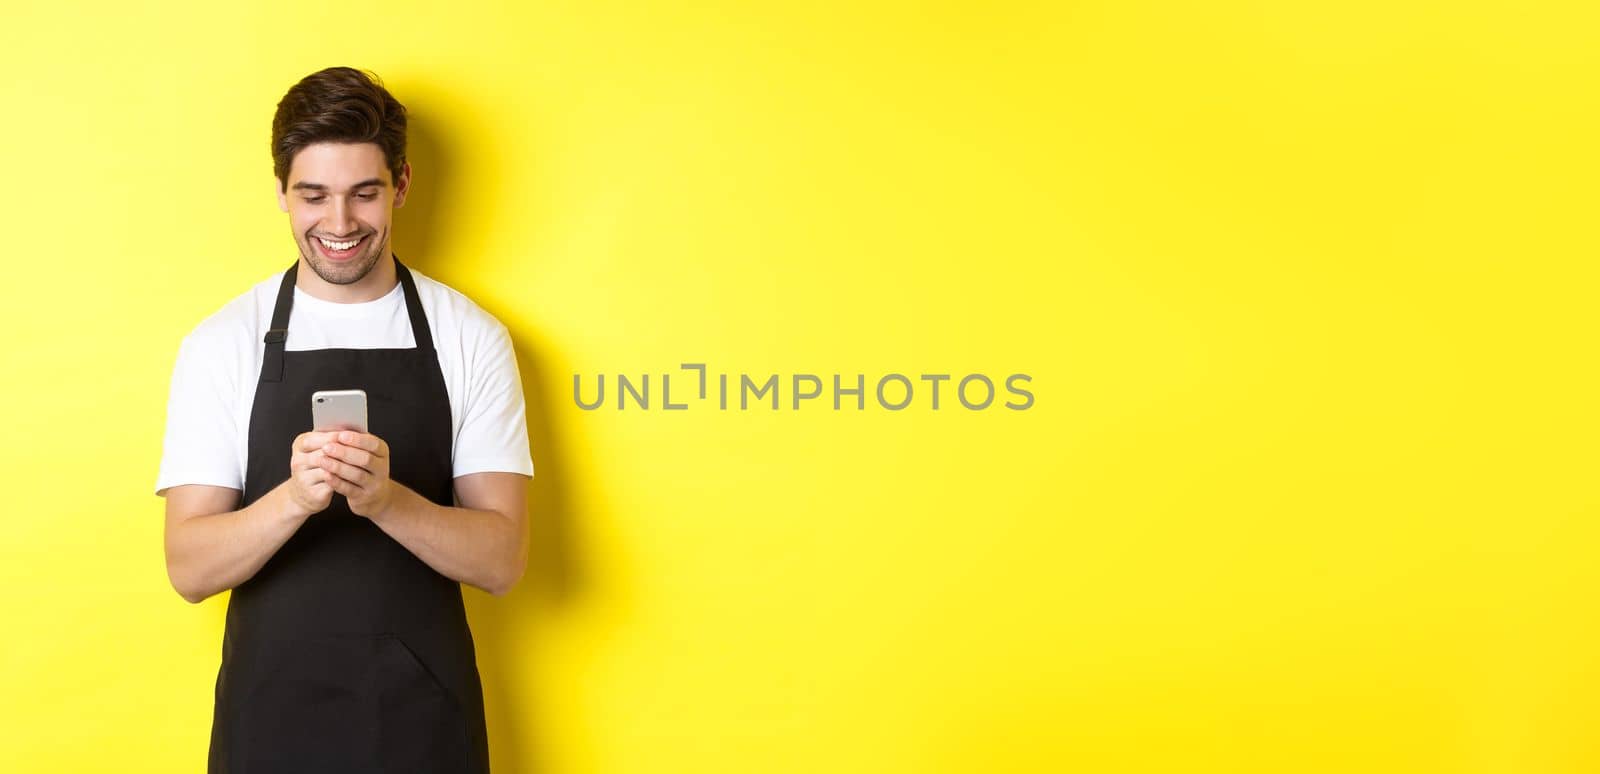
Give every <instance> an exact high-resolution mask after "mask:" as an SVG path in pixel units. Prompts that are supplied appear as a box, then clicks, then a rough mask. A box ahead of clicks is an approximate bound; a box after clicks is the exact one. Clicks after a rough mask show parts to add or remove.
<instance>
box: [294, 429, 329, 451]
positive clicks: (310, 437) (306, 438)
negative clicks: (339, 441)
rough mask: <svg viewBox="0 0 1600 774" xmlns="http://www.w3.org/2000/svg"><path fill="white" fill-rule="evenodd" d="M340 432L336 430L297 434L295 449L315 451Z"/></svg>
mask: <svg viewBox="0 0 1600 774" xmlns="http://www.w3.org/2000/svg"><path fill="white" fill-rule="evenodd" d="M338 434H339V433H338V431H336V430H332V431H326V432H321V433H318V432H311V433H301V434H299V435H297V436H295V439H294V450H295V451H297V452H314V451H316V450H317V449H320V448H322V447H323V446H324V445H325V444H327V443H328V441H331V440H333V437H334V436H336V435H338Z"/></svg>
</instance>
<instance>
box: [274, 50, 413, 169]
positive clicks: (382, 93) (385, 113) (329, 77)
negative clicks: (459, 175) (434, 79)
mask: <svg viewBox="0 0 1600 774" xmlns="http://www.w3.org/2000/svg"><path fill="white" fill-rule="evenodd" d="M319 142H371V143H377V145H378V147H379V148H382V149H383V158H384V161H386V162H388V165H389V181H390V183H392V184H399V182H400V169H401V167H402V166H404V165H405V163H406V108H405V106H404V105H401V104H400V101H399V100H397V99H395V98H394V95H392V94H390V93H389V91H388V90H387V89H385V88H383V83H382V81H380V80H379V79H378V76H377V75H376V74H375V73H371V72H368V71H365V70H357V69H355V68H353V67H329V68H328V69H326V70H319V71H317V72H314V73H312V74H310V75H307V76H306V77H304V78H302V79H300V82H299V83H297V84H295V85H294V86H293V87H291V88H290V89H289V92H288V93H287V94H284V95H283V99H281V100H279V101H278V112H277V114H275V115H274V116H273V117H272V171H273V174H276V175H277V176H278V185H279V186H280V187H286V186H288V185H289V165H290V164H291V163H293V162H294V155H295V154H296V153H299V152H300V149H301V148H304V147H306V146H307V145H311V144H313V143H319Z"/></svg>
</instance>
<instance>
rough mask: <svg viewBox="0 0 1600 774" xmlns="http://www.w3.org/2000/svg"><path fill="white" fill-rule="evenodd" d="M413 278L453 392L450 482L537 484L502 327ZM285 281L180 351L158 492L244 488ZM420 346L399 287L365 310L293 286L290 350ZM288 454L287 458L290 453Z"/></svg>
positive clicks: (195, 334)
mask: <svg viewBox="0 0 1600 774" xmlns="http://www.w3.org/2000/svg"><path fill="white" fill-rule="evenodd" d="M407 268H409V267H407ZM411 276H412V277H413V278H414V279H415V280H416V284H417V296H418V298H419V299H421V301H422V309H423V312H424V313H425V314H426V315H427V318H428V327H429V328H430V330H431V332H432V334H433V346H434V349H435V350H437V351H438V354H439V369H440V370H441V371H443V372H444V384H445V388H446V390H447V392H448V393H449V395H450V417H451V424H452V429H453V431H454V432H453V439H454V445H453V447H452V449H451V455H450V458H451V461H452V462H451V468H452V475H453V476H454V477H460V476H465V475H467V474H469V473H483V472H488V471H499V472H507V473H521V474H523V475H525V476H532V475H533V458H532V457H531V456H530V455H529V453H528V426H527V418H526V416H525V411H524V406H523V398H522V380H521V378H520V376H519V375H518V372H517V359H516V355H515V353H514V352H513V350H512V347H511V336H510V334H509V333H508V332H507V331H506V327H505V326H504V325H502V324H501V323H500V321H499V320H496V319H495V318H494V317H493V316H492V315H490V314H489V313H488V312H485V311H483V310H482V309H480V308H479V307H478V305H477V304H474V303H473V302H472V301H471V299H468V298H467V297H466V296H464V295H462V294H460V293H459V292H456V290H454V289H453V288H450V287H448V286H446V285H444V284H442V283H440V282H438V281H436V280H433V279H430V278H428V277H426V276H423V275H422V274H421V273H419V272H418V271H417V270H416V269H411ZM282 279H283V274H282V272H278V273H275V274H273V275H272V276H271V277H268V278H266V279H264V280H262V281H261V282H259V283H256V285H255V287H253V288H251V289H250V290H249V291H248V292H246V293H244V294H243V295H241V296H239V297H238V298H235V299H233V300H232V301H230V302H228V304H227V305H226V306H223V307H222V308H221V309H220V310H218V311H217V312H216V313H215V314H212V315H211V316H210V317H207V318H206V319H204V320H202V321H201V322H200V324H199V325H197V326H195V329H194V330H193V331H191V332H190V333H189V335H188V336H185V337H184V339H183V343H182V344H181V345H179V347H178V362H177V365H176V366H175V367H174V368H173V371H172V392H171V394H170V396H169V398H168V401H167V431H166V440H165V442H164V444H163V449H162V454H161V470H160V472H159V473H158V474H157V477H156V494H163V495H164V494H165V493H166V489H167V488H168V487H172V486H178V485H180V484H210V485H212V486H222V487H229V488H232V489H238V490H240V491H243V490H244V476H245V460H246V457H247V455H248V446H249V437H250V411H251V409H252V407H253V405H254V403H255V394H256V382H257V380H258V378H259V377H260V375H261V360H262V357H263V355H264V353H265V352H266V344H264V343H263V342H262V338H263V337H265V336H266V332H267V329H269V328H271V327H272V307H273V305H274V304H275V303H276V302H277V300H278V287H279V285H280V283H281V282H282ZM415 346H416V340H415V338H414V337H413V336H412V335H411V318H410V317H408V316H407V315H406V302H405V290H404V288H402V287H401V285H400V284H399V283H398V282H396V283H395V286H394V289H393V290H391V291H389V294H388V295H386V296H384V297H382V298H379V299H376V300H373V301H366V302H363V303H359V304H340V303H334V302H332V301H324V300H322V299H319V298H316V297H315V296H312V295H310V294H307V293H306V292H304V291H302V290H300V289H299V288H298V287H297V288H295V290H294V307H293V309H291V310H290V313H289V338H288V340H287V341H286V342H284V348H285V349H286V350H293V351H300V350H312V349H333V348H349V349H400V348H408V347H415ZM307 429H310V428H307ZM283 453H284V456H285V459H287V457H288V454H289V450H288V449H284V450H283Z"/></svg>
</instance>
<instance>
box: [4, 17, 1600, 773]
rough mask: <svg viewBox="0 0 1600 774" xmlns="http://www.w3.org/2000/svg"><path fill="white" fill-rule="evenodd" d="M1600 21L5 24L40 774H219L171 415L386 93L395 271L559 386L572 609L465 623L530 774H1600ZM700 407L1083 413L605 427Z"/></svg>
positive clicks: (535, 391) (10, 748)
mask: <svg viewBox="0 0 1600 774" xmlns="http://www.w3.org/2000/svg"><path fill="white" fill-rule="evenodd" d="M1597 29H1600V28H1597V25H1596V18H1595V14H1594V12H1593V11H1591V10H1589V9H1588V6H1587V4H1582V3H1509V2H1508V3H1500V4H1480V3H1447V2H1402V3H1394V2H1354V3H1350V2H1340V3H1334V2H1325V3H1289V2H1280V3H1266V2H1257V3H1251V2H1240V1H1238V0H1233V1H1229V2H1208V3H1198V2H1196V3H1180V2H1166V3H1152V2H1081V3H1059V4H993V3H971V4H966V5H960V4H951V3H924V4H872V5H863V4H859V3H832V2H829V3H770V4H764V5H761V6H757V5H755V4H751V3H741V2H725V3H683V4H654V3H650V4H646V3H607V2H589V3H561V4H535V5H531V6H524V5H523V4H520V3H518V4H513V3H505V4H501V5H499V6H487V5H485V6H474V5H473V4H470V3H440V2H425V3H424V2H383V3H337V4H329V3H317V2H298V1H296V2H278V3H271V4H260V5H258V6H254V7H233V4H228V3H196V4H193V5H190V6H187V7H183V8H178V7H164V6H163V7H156V6H152V7H150V8H148V9H137V10H136V9H133V8H131V7H129V6H127V5H126V4H120V3H118V4H113V3H105V4H103V5H78V4H73V3H61V2H38V3H30V2H24V3H20V4H19V3H15V2H13V3H8V4H7V7H6V11H5V22H4V23H3V24H0V71H3V72H5V75H4V77H3V80H0V106H3V110H4V117H5V118H4V121H3V122H0V177H3V184H0V212H3V213H4V217H5V229H4V236H5V242H6V244H5V248H6V255H5V258H4V262H3V266H4V278H3V280H0V364H3V365H0V368H3V372H4V374H5V377H4V381H3V386H0V389H3V393H0V405H3V407H0V412H3V413H0V427H3V428H4V434H5V438H6V439H7V442H6V443H5V444H4V451H3V452H0V454H3V455H4V459H3V461H0V462H3V465H0V469H3V470H4V471H5V473H4V476H5V494H4V498H5V507H4V513H5V516H6V524H5V532H4V538H3V541H0V605H3V607H0V632H3V634H0V668H3V673H0V684H3V688H0V769H3V770H5V771H19V772H20V771H118V772H124V771H151V772H176V771H199V770H201V768H202V767H203V765H204V758H205V749H206V744H207V738H208V733H209V727H210V719H211V714H210V713H211V698H212V697H211V691H212V689H213V685H214V682H213V681H214V680H215V676H216V669H217V665H218V659H219V657H220V641H221V633H222V620H223V618H222V616H223V612H224V609H225V602H226V599H225V595H224V596H218V597H214V598H212V599H210V600H208V601H206V602H205V603H203V604H201V605H199V606H191V605H188V604H185V603H184V602H183V601H182V600H181V599H180V598H179V597H178V596H177V594H176V593H175V592H174V591H173V590H172V589H171V588H170V587H169V585H168V583H167V578H166V575H165V569H164V565H163V559H162V551H161V523H162V517H161V511H162V501H161V500H160V499H158V498H156V497H155V496H154V495H153V493H152V489H153V487H154V480H155V475H156V467H157V462H158V459H159V455H160V451H161V435H162V428H163V421H164V409H165V400H166V390H167V386H168V379H169V378H170V374H171V368H172V364H173V358H174V356H175V354H176V349H177V345H178V341H179V339H180V338H181V337H182V336H183V335H184V334H185V333H186V332H187V331H188V330H190V329H191V328H192V327H193V326H194V325H195V324H196V323H197V322H198V321H199V320H200V319H201V318H202V317H204V316H205V315H207V314H209V313H211V312H212V311H214V310H215V309H216V308H218V307H219V306H221V305H222V304H223V303H224V302H226V301H227V300H228V299H230V298H233V297H234V296H236V295H238V294H239V293H242V292H244V290H245V289H246V288H248V287H249V286H250V285H251V284H252V283H254V282H257V281H259V280H261V279H263V278H265V277H267V276H269V275H270V274H272V273H274V272H278V271H280V270H281V269H282V268H283V267H285V266H287V265H288V263H289V262H290V261H291V260H293V257H294V255H295V253H294V247H293V244H292V243H291V241H290V235H289V233H288V230H287V228H286V226H287V223H286V219H285V217H284V216H283V214H282V213H280V212H279V211H278V210H277V208H276V206H275V200H274V199H273V197H272V189H271V186H272V185H273V183H272V173H271V162H270V158H269V154H268V137H269V128H270V121H271V117H272V110H273V107H274V105H275V104H276V102H277V100H278V98H279V97H280V96H281V95H282V94H283V92H284V91H285V90H286V89H287V88H288V87H289V86H290V85H291V84H293V83H294V82H295V81H296V80H298V79H299V78H300V77H301V76H303V75H306V74H308V73H310V72H312V71H314V70H316V69H319V68H321V67H324V66H329V65H335V64H352V65H356V66H361V67H367V68H371V69H373V70H375V71H377V72H378V73H379V74H380V75H381V76H383V78H384V79H385V82H386V83H387V85H388V86H389V87H390V88H391V89H392V90H393V91H394V92H395V94H396V95H397V96H398V97H399V98H400V99H401V100H402V101H403V102H405V103H406V104H407V105H408V106H409V108H410V109H411V111H412V117H413V118H412V120H413V125H412V132H413V134H412V161H413V164H414V166H415V185H416V188H417V190H416V194H415V197H414V198H413V200H412V202H411V203H408V205H407V207H406V208H405V209H403V210H402V211H401V213H402V214H401V218H400V225H399V229H400V230H399V233H398V237H397V239H398V242H397V252H398V253H399V254H400V255H401V257H402V258H403V259H406V260H408V261H409V262H411V263H412V264H413V265H415V266H417V267H418V268H420V269H421V270H422V271H424V272H426V273H428V274H430V275H432V276H434V277H436V278H438V279H440V280H442V281H444V282H446V283H448V284H451V285H453V286H454V287H456V288H458V289H460V290H462V291H464V292H465V293H467V294H468V295H469V296H471V297H472V298H474V299H476V300H477V301H478V302H479V303H480V304H481V305H482V306H484V307H485V308H486V309H488V310H489V311H490V312H492V313H493V314H495V315H496V316H497V317H499V318H500V319H501V320H502V321H504V322H505V323H506V324H507V325H508V326H509V327H510V328H511V331H512V333H513V336H514V338H515V341H516V344H517V349H518V354H519V357H520V363H521V367H522V371H523V377H524V383H525V388H526V392H527V398H528V402H529V424H530V435H531V438H532V444H533V456H534V461H535V465H536V467H537V469H538V475H537V477H536V479H535V481H534V484H533V490H534V493H535V494H534V498H533V502H532V517H533V524H534V535H535V539H536V541H537V545H536V547H535V549H534V554H533V566H532V567H531V568H530V570H529V573H528V575H527V577H526V578H525V579H524V581H523V582H522V584H521V585H520V586H519V587H518V588H517V589H516V590H515V592H514V593H513V594H511V595H510V596H508V597H506V598H502V599H496V598H493V597H490V596H488V595H486V594H483V593H482V592H479V591H476V590H471V589H469V590H468V592H467V598H468V604H469V609H470V615H471V620H472V624H473V626H474V630H475V632H476V633H477V637H478V642H479V659H480V668H481V670H482V673H483V675H484V679H485V683H486V686H487V693H488V703H489V731H490V736H491V739H492V746H493V753H494V765H495V769H496V771H499V772H551V773H555V772H606V773H612V772H616V773H622V772H628V773H632V772H1002V771H1003V772H1047V771H1050V772H1054V771H1082V772H1122V771H1150V772H1191V771H1230V772H1322V771H1327V772H1358V771H1359V772H1368V771H1395V772H1508V773H1510V772H1516V773H1518V774H1521V773H1524V772H1583V771H1595V770H1600V741H1596V740H1597V739H1600V736H1596V733H1595V728H1596V723H1597V722H1600V625H1597V614H1596V607H1597V604H1600V603H1597V601H1596V594H1595V592H1596V590H1597V588H1600V562H1597V561H1596V556H1595V554H1596V548H1597V545H1600V540H1597V538H1600V526H1597V525H1596V523H1595V516H1596V506H1597V500H1600V497H1597V495H1596V492H1595V487H1594V481H1595V476H1594V470H1595V463H1596V457H1597V454H1596V431H1597V429H1600V428H1597V424H1600V422H1597V415H1596V411H1595V408H1594V404H1595V400H1596V387H1597V384H1596V382H1597V379H1596V374H1597V369H1596V366H1595V354H1594V347H1595V333H1596V329H1597V325H1596V313H1595V311H1594V310H1595V308H1596V306H1595V296H1596V292H1597V284H1596V280H1597V272H1596V269H1595V263H1594V255H1593V249H1592V244H1593V237H1594V223H1595V216H1594V212H1595V204H1596V197H1595V181H1596V172H1597V163H1596V162H1597V153H1596V145H1597V138H1600V132H1597V129H1600V125H1597V124H1600V121H1597V116H1600V110H1597V96H1596V83H1597V79H1596V76H1597V75H1600V61H1597V51H1600V46H1597V43H1600V41H1597V35H1596V32H1597ZM686 361H704V362H706V363H708V364H709V365H710V367H711V369H712V372H713V373H718V372H727V373H740V372H747V373H752V374H756V375H761V376H764V375H765V374H769V373H779V374H792V373H795V372H816V373H822V374H832V373H844V374H847V375H853V374H855V373H865V374H867V378H868V379H869V380H873V379H876V378H877V376H880V375H882V374H885V373H890V372H900V373H906V374H909V375H912V377H913V378H915V375H916V374H919V373H934V372H948V373H952V374H955V375H957V377H959V376H960V375H963V374H966V373H985V374H988V375H990V376H991V377H994V378H996V379H999V378H1003V376H1004V375H1006V374H1009V373H1012V372H1026V373H1029V374H1031V375H1032V376H1033V382H1032V385H1031V386H1032V388H1033V391H1034V393H1035V396H1036V404H1035V406H1034V407H1033V408H1032V409H1031V410H1028V411H1022V412H1017V411H1009V410H1005V409H1000V408H998V407H996V408H995V409H991V410H989V411H984V412H970V411H966V410H964V409H961V408H960V407H959V406H957V405H955V404H954V402H953V401H952V400H950V397H949V394H948V393H946V394H945V396H944V406H945V407H944V408H942V409H941V410H940V411H938V412H933V411H930V410H928V409H927V407H926V404H924V403H921V402H919V403H918V404H916V405H915V406H914V407H913V408H911V409H908V410H906V411H902V412H889V411H884V410H882V409H880V408H876V407H874V406H871V405H870V404H869V407H868V409H867V410H866V411H864V412H854V411H845V412H839V413H834V412H832V411H831V410H827V409H825V408H819V407H822V406H827V405H829V404H828V403H827V402H826V398H825V399H824V400H823V401H814V402H813V403H812V404H809V405H807V406H806V407H804V408H802V410H800V411H792V410H789V409H787V408H785V409H784V410H782V411H778V412H772V411H770V410H760V411H757V410H752V411H749V412H738V411H728V412H725V413H724V412H717V411H715V410H714V409H712V408H710V407H705V406H700V407H696V408H695V409H691V410H689V411H684V412H665V411H660V410H651V411H647V412H645V411H620V412H619V411H616V410H615V409H614V408H612V407H609V406H608V407H607V409H605V410H601V411H596V412H582V411H579V410H578V409H577V408H576V407H575V406H574V404H573V401H572V398H571V392H570V390H571V384H572V375H573V374H574V373H583V374H587V375H591V376H592V375H593V374H596V373H607V374H611V375H613V376H614V375H615V374H616V373H618V372H626V373H630V374H635V375H638V374H641V373H644V372H650V373H657V374H659V373H661V372H663V371H670V370H675V369H676V368H677V365H678V364H679V363H681V362H686ZM869 383H870V382H869ZM947 387H948V385H947ZM785 400H787V393H785Z"/></svg>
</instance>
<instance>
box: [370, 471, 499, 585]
mask: <svg viewBox="0 0 1600 774" xmlns="http://www.w3.org/2000/svg"><path fill="white" fill-rule="evenodd" d="M372 521H373V523H374V524H377V525H378V528H379V529H382V530H383V531H384V532H385V533H386V534H388V535H389V536H390V537H392V538H394V539H395V541H396V542H398V543H400V544H401V545H403V546H405V547H406V549H407V550H409V551H410V552H411V553H412V554H415V555H416V557H417V558H418V559H421V560H422V561H423V562H424V563H426V564H427V565H428V566H429V567H432V568H433V569H434V570H435V571H436V572H438V573H439V574H440V575H443V576H445V577H447V578H450V579H452V580H455V581H459V582H461V583H467V584H471V585H473V586H476V587H478V588H480V589H483V590H484V591H487V592H489V593H490V594H494V595H495V596H501V595H503V594H505V593H506V592H508V591H510V590H511V587H512V586H513V585H514V584H515V583H516V582H517V580H518V579H519V578H521V577H522V571H523V568H524V566H525V564H526V562H527V537H526V531H525V529H524V528H523V527H522V525H521V523H520V522H518V521H515V520H513V519H510V518H508V517H507V516H506V515H504V514H501V513H497V512H495V511H489V510H479V509H475V508H460V507H451V506H444V505H438V504H436V503H434V502H432V501H431V500H429V499H427V498H426V497H423V496H422V495H419V494H417V493H416V492H414V491H412V490H411V489H409V488H406V487H404V486H401V485H399V484H394V495H393V498H392V499H391V500H390V502H389V505H388V507H387V508H385V509H384V511H383V512H382V513H381V514H378V515H375V516H373V517H372Z"/></svg>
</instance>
